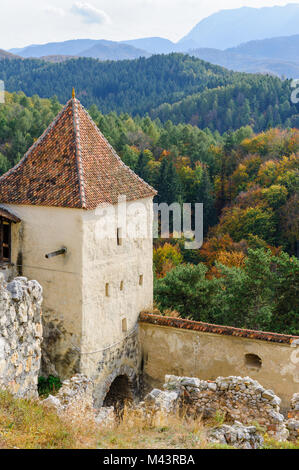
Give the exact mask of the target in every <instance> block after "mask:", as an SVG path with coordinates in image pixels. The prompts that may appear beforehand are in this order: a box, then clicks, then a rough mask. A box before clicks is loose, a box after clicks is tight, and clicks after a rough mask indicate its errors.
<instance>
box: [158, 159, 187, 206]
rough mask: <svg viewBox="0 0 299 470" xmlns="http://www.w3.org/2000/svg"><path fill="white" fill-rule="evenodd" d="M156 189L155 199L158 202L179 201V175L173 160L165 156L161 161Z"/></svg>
mask: <svg viewBox="0 0 299 470" xmlns="http://www.w3.org/2000/svg"><path fill="white" fill-rule="evenodd" d="M156 189H157V190H158V196H157V199H158V202H159V203H162V202H166V203H167V204H172V203H173V202H179V201H180V199H181V185H180V179H179V176H178V174H177V171H176V169H175V166H174V164H173V162H172V161H171V160H168V159H167V158H164V159H163V161H162V163H161V167H160V171H159V177H158V181H157V184H156Z"/></svg>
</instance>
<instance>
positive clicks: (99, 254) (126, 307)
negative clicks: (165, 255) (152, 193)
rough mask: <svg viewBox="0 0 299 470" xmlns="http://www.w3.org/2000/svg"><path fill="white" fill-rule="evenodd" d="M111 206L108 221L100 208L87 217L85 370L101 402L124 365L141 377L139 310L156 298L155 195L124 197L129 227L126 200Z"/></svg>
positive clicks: (83, 355)
mask: <svg viewBox="0 0 299 470" xmlns="http://www.w3.org/2000/svg"><path fill="white" fill-rule="evenodd" d="M113 207H114V209H113V210H112V212H111V213H110V212H109V211H108V212H107V213H106V214H105V218H106V220H105V223H104V224H103V215H104V214H103V212H102V210H101V208H99V209H97V210H96V211H88V212H86V213H85V214H84V218H83V231H84V236H83V260H84V263H83V337H82V356H81V371H82V373H83V374H85V375H87V376H89V377H92V378H93V380H94V383H95V386H96V389H95V398H96V402H97V403H100V402H101V400H102V398H103V394H104V393H106V392H107V391H108V389H109V386H110V384H111V382H112V380H113V379H114V378H115V376H116V375H120V373H121V372H124V370H127V373H126V375H128V376H129V377H130V378H131V380H133V381H136V380H137V381H138V371H139V365H140V361H141V355H140V348H139V345H138V340H137V334H136V332H134V330H135V328H136V326H137V320H138V316H139V313H140V311H142V310H143V309H145V308H151V306H152V302H153V272H152V263H153V259H152V221H153V205H152V198H148V199H143V200H139V201H135V202H127V203H125V210H126V221H125V227H124V226H123V223H124V220H123V210H124V207H123V205H122V204H120V205H116V206H113ZM103 210H105V209H103ZM109 210H111V207H110V209H109ZM114 211H115V212H114ZM104 226H106V228H108V232H107V233H106V234H105V232H103V227H104ZM117 228H121V231H120V238H121V244H118V243H117V237H116V234H117ZM107 285H108V287H107ZM106 289H108V291H106ZM107 294H108V295H107Z"/></svg>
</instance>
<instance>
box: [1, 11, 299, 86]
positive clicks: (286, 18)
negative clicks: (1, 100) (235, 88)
mask: <svg viewBox="0 0 299 470" xmlns="http://www.w3.org/2000/svg"><path fill="white" fill-rule="evenodd" d="M294 31H295V32H296V34H293V32H294ZM291 34H293V35H291ZM273 35H274V36H275V35H276V37H271V36H273ZM260 36H265V38H264V39H256V37H260ZM248 38H249V39H250V41H248V42H244V40H245V39H248ZM235 43H236V44H235ZM232 45H233V47H231V46H232ZM172 52H183V53H186V54H189V55H194V56H195V57H198V58H200V59H202V60H205V61H208V62H210V63H212V64H216V65H220V66H222V67H226V68H228V69H230V70H234V71H240V72H249V73H263V74H273V75H277V76H280V77H282V76H285V77H288V78H297V77H298V76H299V4H289V5H286V6H285V7H278V6H277V7H264V8H251V7H242V8H239V9H235V10H222V11H220V12H218V13H215V14H213V15H211V16H209V17H208V18H205V19H203V20H202V21H200V22H199V23H198V24H197V25H196V26H195V27H194V28H193V29H192V30H191V31H190V33H189V34H188V35H186V36H185V37H184V38H182V39H181V40H180V41H179V42H178V43H174V42H172V41H170V40H169V39H165V38H161V37H148V38H139V39H131V40H127V41H121V42H117V41H107V40H104V39H100V40H96V39H75V40H69V41H64V42H53V43H48V44H40V45H31V46H27V47H25V48H21V49H11V50H10V51H9V53H13V54H19V55H20V56H22V57H23V58H41V59H43V60H45V61H48V62H64V61H66V60H69V59H71V58H78V57H91V58H94V59H98V60H101V61H106V60H113V61H117V60H131V59H138V58H139V57H146V58H147V57H150V56H151V55H153V54H154V55H156V54H169V53H172ZM7 54H8V53H7ZM7 57H9V56H8V55H7ZM0 58H5V57H4V54H2V55H1V54H0ZM10 58H14V56H10Z"/></svg>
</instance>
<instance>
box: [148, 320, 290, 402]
mask: <svg viewBox="0 0 299 470" xmlns="http://www.w3.org/2000/svg"><path fill="white" fill-rule="evenodd" d="M139 327H140V341H141V344H142V355H143V363H144V370H143V372H144V378H145V381H146V383H147V384H148V388H147V389H148V390H149V389H151V388H153V387H157V388H160V387H161V386H162V385H163V383H164V377H165V375H169V374H172V375H176V376H181V377H183V376H188V377H198V378H200V379H202V380H215V379H216V378H217V377H219V376H222V377H223V376H224V377H226V376H242V377H247V376H249V377H251V378H252V379H254V380H257V381H258V382H259V383H260V384H261V385H262V386H263V387H265V388H266V389H271V390H273V391H274V392H275V394H276V395H278V396H279V397H280V398H281V399H282V405H281V407H282V409H283V411H287V410H288V409H289V403H290V400H291V397H292V396H293V394H294V393H296V392H298V391H299V338H296V337H292V336H287V335H279V334H275V333H263V332H257V331H251V330H242V329H239V328H231V327H225V326H217V325H209V324H205V323H200V322H193V321H189V320H183V319H178V318H167V317H161V316H158V315H150V314H147V313H143V314H141V316H140V323H139Z"/></svg>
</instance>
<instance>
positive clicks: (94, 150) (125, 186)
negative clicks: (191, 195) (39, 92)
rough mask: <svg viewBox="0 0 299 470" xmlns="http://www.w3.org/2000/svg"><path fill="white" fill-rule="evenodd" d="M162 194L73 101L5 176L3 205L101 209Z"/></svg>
mask: <svg viewBox="0 0 299 470" xmlns="http://www.w3.org/2000/svg"><path fill="white" fill-rule="evenodd" d="M155 194H156V191H155V190H154V189H153V188H152V187H151V186H149V185H148V184H147V183H146V182H144V181H143V180H142V179H141V178H139V177H138V176H137V175H136V174H135V173H134V172H133V171H132V170H130V169H129V168H128V167H127V166H126V165H125V164H124V163H123V162H122V160H121V159H120V157H119V156H118V155H117V154H116V152H115V151H114V149H113V148H112V147H111V146H110V144H109V143H108V141H107V140H106V139H105V137H104V136H103V135H102V133H101V132H100V130H99V129H98V127H97V126H96V124H95V123H94V122H93V121H92V119H91V117H90V116H89V114H88V113H87V111H86V110H85V109H84V108H83V106H82V105H81V103H80V102H79V101H78V100H77V99H76V98H73V99H71V100H70V101H69V102H68V103H67V104H66V106H65V107H64V108H63V110H62V111H61V113H60V114H59V115H58V116H57V117H56V119H55V120H54V121H53V123H52V124H51V125H50V126H49V127H48V129H47V130H46V131H45V132H44V133H43V135H42V136H41V137H40V138H39V139H38V140H37V141H36V142H35V143H34V144H33V146H32V147H31V148H30V149H29V150H28V152H27V153H26V155H25V156H24V157H23V158H22V160H21V161H20V162H19V163H18V164H17V165H16V166H15V167H14V168H12V169H11V170H9V171H8V172H7V173H6V174H4V175H3V176H2V177H0V202H1V203H6V204H26V205H27V204H28V205H41V206H56V207H70V208H83V209H95V208H96V207H97V206H98V205H99V204H101V203H111V204H116V203H117V202H118V197H119V196H121V195H124V196H126V198H127V200H128V201H132V200H136V199H141V198H146V197H152V196H154V195H155Z"/></svg>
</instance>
